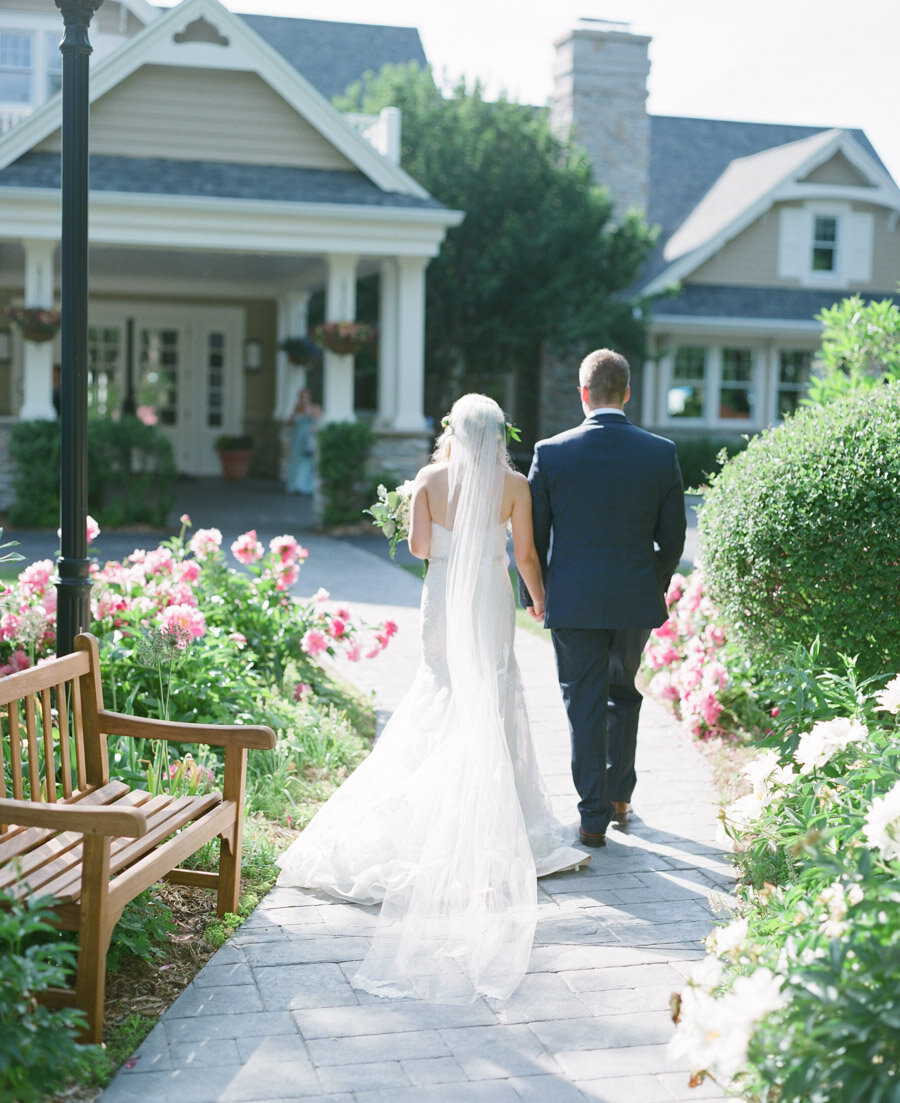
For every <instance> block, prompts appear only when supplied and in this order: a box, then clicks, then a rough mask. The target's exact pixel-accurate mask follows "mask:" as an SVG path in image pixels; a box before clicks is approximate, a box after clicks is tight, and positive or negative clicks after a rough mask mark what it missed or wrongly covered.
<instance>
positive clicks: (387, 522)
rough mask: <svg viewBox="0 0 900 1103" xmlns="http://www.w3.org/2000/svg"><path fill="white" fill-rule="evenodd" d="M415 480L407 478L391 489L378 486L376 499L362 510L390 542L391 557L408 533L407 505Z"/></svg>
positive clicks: (410, 498)
mask: <svg viewBox="0 0 900 1103" xmlns="http://www.w3.org/2000/svg"><path fill="white" fill-rule="evenodd" d="M414 487H415V482H414V481H413V480H412V479H407V480H406V482H405V483H401V484H400V485H399V486H398V487H395V488H394V489H393V490H388V489H387V487H386V486H384V485H380V486H379V487H378V501H377V502H373V503H372V505H371V506H370V507H369V508H368V509H366V510H363V512H364V513H368V514H369V516H370V517H371V518H372V524H374V525H377V526H378V528H380V529H381V531H382V532H383V533H384V535H385V536H386V537H387V539H388V540H390V542H391V558H392V559H393V557H394V554H395V552H396V550H397V545H398V544H399V543H400V541H401V540H405V539H406V538H407V536H408V535H409V505H410V501H411V500H412V494H413V488H414Z"/></svg>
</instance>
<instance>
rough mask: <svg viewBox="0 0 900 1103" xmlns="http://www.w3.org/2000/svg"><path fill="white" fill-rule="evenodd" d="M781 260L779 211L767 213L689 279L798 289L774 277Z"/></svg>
mask: <svg viewBox="0 0 900 1103" xmlns="http://www.w3.org/2000/svg"><path fill="white" fill-rule="evenodd" d="M777 257H778V212H777V210H771V211H768V212H767V213H766V214H764V215H763V216H762V218H760V219H758V220H757V221H756V222H754V223H753V224H752V225H751V226H748V227H747V229H746V230H744V231H743V232H742V233H740V234H738V236H737V237H736V238H733V239H732V240H731V241H729V242H728V244H727V245H725V247H724V248H723V249H721V250H720V251H719V252H718V253H716V254H715V255H714V256H712V257H711V258H710V259H709V260H708V261H707V262H706V263H705V264H703V265H701V266H700V268H698V269H697V271H696V272H693V273H692V274H691V276H690V282H691V283H724V284H748V285H749V286H751V287H752V286H756V287H777V286H779V285H783V286H785V287H793V286H796V283H795V282H794V281H784V280H779V279H778V278H777V276H776V274H775V264H776V260H777Z"/></svg>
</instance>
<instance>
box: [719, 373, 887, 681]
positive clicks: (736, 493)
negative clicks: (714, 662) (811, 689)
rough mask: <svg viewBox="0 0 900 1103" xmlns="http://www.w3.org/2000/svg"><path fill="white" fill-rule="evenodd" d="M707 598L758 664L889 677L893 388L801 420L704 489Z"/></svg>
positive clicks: (805, 413) (764, 439) (768, 435)
mask: <svg viewBox="0 0 900 1103" xmlns="http://www.w3.org/2000/svg"><path fill="white" fill-rule="evenodd" d="M699 534H700V560H701V562H702V564H703V570H704V574H705V576H706V581H707V587H708V592H709V595H710V597H711V598H712V600H713V602H714V603H715V604H716V606H717V607H718V608H719V610H720V611H721V613H722V615H723V617H724V618H725V620H726V622H727V623H728V625H729V626H730V628H731V629H732V631H733V632H734V633H735V634H736V635H737V636H738V637H739V638H740V639H741V640H742V641H743V642H744V644H745V645H746V646H747V648H748V650H749V651H750V652H751V653H752V654H755V655H757V656H758V657H760V658H763V659H766V660H774V661H777V660H778V659H779V658H783V657H785V656H786V655H787V654H788V653H789V652H790V651H792V650H793V649H794V647H795V646H796V645H797V644H800V645H803V646H806V647H809V646H810V645H811V644H812V642H813V640H814V639H815V638H816V637H817V636H818V637H819V641H820V645H821V652H820V659H821V661H822V662H823V663H824V664H825V665H826V666H834V667H838V666H839V665H840V658H839V657H840V656H841V655H847V656H851V657H852V656H857V657H858V660H859V670H860V672H861V673H862V674H863V675H875V674H882V673H893V672H896V671H897V670H900V382H898V383H889V384H885V385H884V386H882V387H879V388H876V389H875V390H872V391H870V392H869V393H867V394H866V395H865V396H864V397H849V398H846V399H842V400H840V401H837V402H834V403H832V404H830V405H828V406H823V407H810V408H808V409H804V410H801V411H800V412H799V413H797V414H796V415H794V416H793V417H792V418H790V419H789V420H788V421H786V422H785V423H784V425H782V426H779V427H777V428H774V429H769V430H767V431H766V432H765V433H763V434H761V435H760V436H758V437H756V438H754V439H753V440H752V441H751V442H750V444H749V445H748V447H747V449H746V451H744V452H742V453H741V454H740V455H738V456H736V457H735V458H734V459H732V460H730V461H729V462H728V463H726V464H725V466H724V467H723V468H722V470H721V471H720V472H719V473H718V474H717V475H716V476H715V477H714V478H713V480H712V482H711V486H710V489H709V490H708V491H707V493H706V495H705V498H704V503H703V508H702V510H701V512H700V518H699Z"/></svg>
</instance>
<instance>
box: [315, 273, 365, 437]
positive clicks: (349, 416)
mask: <svg viewBox="0 0 900 1103" xmlns="http://www.w3.org/2000/svg"><path fill="white" fill-rule="evenodd" d="M358 259H359V258H358V257H355V256H345V255H344V254H342V253H332V254H329V256H328V257H327V261H328V280H327V283H326V286H325V321H326V322H352V321H355V320H356V265H357V261H358ZM324 374H325V395H324V399H325V400H324V402H323V410H322V417H323V420H325V421H353V420H355V415H354V412H353V357H352V356H341V355H339V354H338V353H335V352H329V350H328V349H325V357H324Z"/></svg>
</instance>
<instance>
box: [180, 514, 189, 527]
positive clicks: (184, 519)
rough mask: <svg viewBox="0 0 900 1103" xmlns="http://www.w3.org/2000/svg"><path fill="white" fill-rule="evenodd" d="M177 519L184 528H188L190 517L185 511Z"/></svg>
mask: <svg viewBox="0 0 900 1103" xmlns="http://www.w3.org/2000/svg"><path fill="white" fill-rule="evenodd" d="M178 520H179V521H180V522H181V523H182V524H183V525H184V527H185V528H190V526H191V518H190V516H189V515H188V514H187V513H182V515H181V516H180V517H179V518H178Z"/></svg>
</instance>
